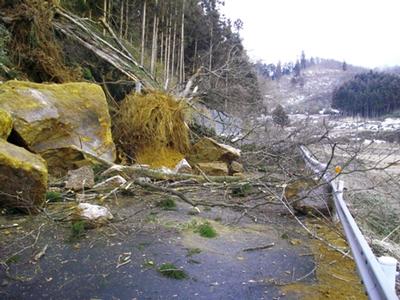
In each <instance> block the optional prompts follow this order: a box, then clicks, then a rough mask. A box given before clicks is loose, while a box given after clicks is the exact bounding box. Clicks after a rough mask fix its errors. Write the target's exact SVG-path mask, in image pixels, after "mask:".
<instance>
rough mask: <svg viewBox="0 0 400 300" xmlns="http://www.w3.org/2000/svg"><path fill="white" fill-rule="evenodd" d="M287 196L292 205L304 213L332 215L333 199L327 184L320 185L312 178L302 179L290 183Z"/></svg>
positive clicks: (286, 191)
mask: <svg viewBox="0 0 400 300" xmlns="http://www.w3.org/2000/svg"><path fill="white" fill-rule="evenodd" d="M285 197H286V199H288V200H289V203H290V204H291V205H292V207H293V208H294V209H295V210H296V211H298V212H301V213H303V214H312V215H315V216H321V215H325V216H331V215H332V207H333V201H332V196H331V194H330V190H329V188H328V186H326V185H318V184H317V182H316V181H314V180H312V179H301V180H298V181H295V182H293V183H292V184H289V185H288V186H287V187H286V190H285Z"/></svg>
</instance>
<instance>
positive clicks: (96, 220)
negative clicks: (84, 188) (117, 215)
mask: <svg viewBox="0 0 400 300" xmlns="http://www.w3.org/2000/svg"><path fill="white" fill-rule="evenodd" d="M113 218H114V217H113V215H112V214H111V212H110V210H109V209H108V208H107V207H104V206H100V205H95V204H90V203H79V205H78V206H77V214H76V216H75V219H79V220H83V221H85V224H86V225H88V226H89V227H97V226H101V225H104V224H106V223H107V222H108V221H110V220H112V219H113Z"/></svg>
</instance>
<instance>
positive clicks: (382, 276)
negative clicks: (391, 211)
mask: <svg viewBox="0 0 400 300" xmlns="http://www.w3.org/2000/svg"><path fill="white" fill-rule="evenodd" d="M300 150H301V152H302V155H303V158H304V161H305V162H306V164H307V165H308V166H309V167H310V169H312V170H313V171H314V173H316V174H318V175H320V176H321V175H322V177H323V179H324V180H325V181H326V182H327V183H328V184H329V185H330V186H331V187H332V197H333V200H334V204H335V209H336V213H337V216H338V217H339V220H340V222H341V223H342V226H343V229H344V232H345V235H346V239H347V242H348V244H349V246H350V248H351V252H352V254H353V257H354V260H355V262H356V265H357V269H358V273H359V274H360V277H361V279H362V283H363V284H364V287H365V289H366V292H367V295H368V297H369V298H370V299H373V300H375V299H379V300H380V299H388V300H392V299H393V300H397V299H399V298H398V297H397V295H396V291H395V284H394V283H395V277H396V263H397V261H396V260H395V259H394V258H391V257H384V258H378V259H377V258H376V257H375V255H374V254H373V253H372V250H371V248H370V247H369V245H368V243H367V241H366V240H365V238H364V236H363V234H362V233H361V231H360V229H359V228H358V226H357V224H356V222H355V220H354V219H353V217H352V215H351V214H350V211H349V209H348V207H347V205H346V203H345V201H344V199H343V181H339V180H336V179H334V178H333V177H332V176H331V175H330V174H329V172H327V170H326V169H327V165H326V164H323V163H320V162H319V161H318V160H317V159H315V158H314V157H313V154H312V153H311V151H310V150H308V149H307V148H306V147H305V146H300ZM380 261H381V262H380ZM393 268H394V269H393Z"/></svg>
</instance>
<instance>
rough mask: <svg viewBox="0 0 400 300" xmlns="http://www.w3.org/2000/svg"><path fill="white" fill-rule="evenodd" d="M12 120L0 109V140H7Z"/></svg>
mask: <svg viewBox="0 0 400 300" xmlns="http://www.w3.org/2000/svg"><path fill="white" fill-rule="evenodd" d="M12 125H13V120H12V118H11V115H10V114H9V113H8V112H6V111H5V110H2V109H0V139H7V138H8V136H9V135H10V132H11V130H12Z"/></svg>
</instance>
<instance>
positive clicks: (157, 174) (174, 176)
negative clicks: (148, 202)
mask: <svg viewBox="0 0 400 300" xmlns="http://www.w3.org/2000/svg"><path fill="white" fill-rule="evenodd" d="M75 148H76V150H77V151H80V152H81V153H82V154H83V155H85V156H86V157H87V158H88V159H91V160H93V161H96V162H98V163H100V164H101V165H103V166H106V167H108V170H106V171H104V172H103V175H110V174H113V173H118V174H121V175H125V177H128V178H133V177H141V176H142V177H150V178H152V179H155V180H174V181H177V180H186V179H193V180H196V181H197V182H199V183H205V182H209V180H210V181H212V182H216V183H223V182H226V183H231V182H238V181H241V180H243V178H242V177H239V176H207V178H205V177H204V176H202V175H193V174H185V173H173V172H171V173H166V172H164V171H161V170H155V169H149V168H144V167H142V166H123V165H119V164H115V163H113V162H110V161H108V160H105V159H103V158H100V157H98V156H96V155H94V154H92V153H90V152H87V151H84V150H82V149H79V148H78V147H75Z"/></svg>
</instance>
